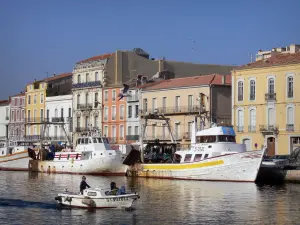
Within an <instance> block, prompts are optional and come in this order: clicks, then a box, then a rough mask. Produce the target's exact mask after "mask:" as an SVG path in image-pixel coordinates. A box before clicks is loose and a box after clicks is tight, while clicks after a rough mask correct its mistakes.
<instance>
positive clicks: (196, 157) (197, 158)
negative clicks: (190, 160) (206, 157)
mask: <svg viewBox="0 0 300 225" xmlns="http://www.w3.org/2000/svg"><path fill="white" fill-rule="evenodd" d="M201 158H202V154H196V155H195V157H194V161H195V162H199V161H201Z"/></svg>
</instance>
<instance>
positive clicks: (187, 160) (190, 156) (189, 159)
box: [184, 154, 192, 162]
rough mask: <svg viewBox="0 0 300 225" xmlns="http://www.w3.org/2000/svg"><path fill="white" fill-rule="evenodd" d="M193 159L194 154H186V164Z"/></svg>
mask: <svg viewBox="0 0 300 225" xmlns="http://www.w3.org/2000/svg"><path fill="white" fill-rule="evenodd" d="M191 159H192V154H186V155H185V158H184V162H190V161H191Z"/></svg>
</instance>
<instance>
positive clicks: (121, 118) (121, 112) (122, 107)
mask: <svg viewBox="0 0 300 225" xmlns="http://www.w3.org/2000/svg"><path fill="white" fill-rule="evenodd" d="M120 120H124V105H120Z"/></svg>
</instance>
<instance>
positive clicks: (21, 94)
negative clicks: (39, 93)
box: [10, 91, 25, 98]
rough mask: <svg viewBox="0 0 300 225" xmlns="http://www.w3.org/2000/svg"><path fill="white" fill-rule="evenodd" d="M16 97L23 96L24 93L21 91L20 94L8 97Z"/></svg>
mask: <svg viewBox="0 0 300 225" xmlns="http://www.w3.org/2000/svg"><path fill="white" fill-rule="evenodd" d="M18 96H25V91H23V92H22V93H19V94H15V95H12V96H10V97H11V98H13V97H18Z"/></svg>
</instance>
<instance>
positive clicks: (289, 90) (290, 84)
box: [287, 76, 294, 98]
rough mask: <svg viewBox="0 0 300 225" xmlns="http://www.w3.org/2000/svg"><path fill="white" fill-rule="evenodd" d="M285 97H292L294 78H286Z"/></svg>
mask: <svg viewBox="0 0 300 225" xmlns="http://www.w3.org/2000/svg"><path fill="white" fill-rule="evenodd" d="M287 97H288V98H293V97H294V78H293V77H292V76H289V77H288V78H287Z"/></svg>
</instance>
